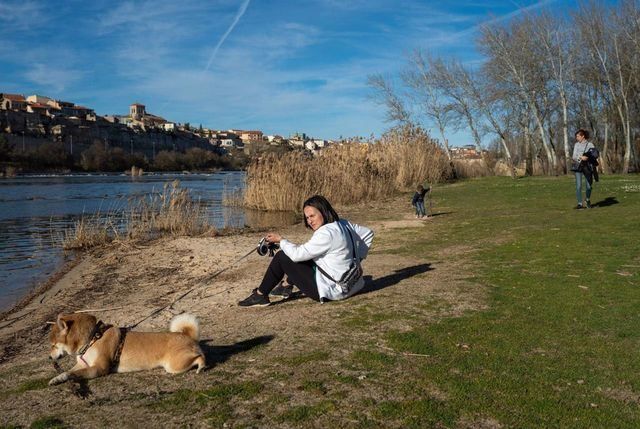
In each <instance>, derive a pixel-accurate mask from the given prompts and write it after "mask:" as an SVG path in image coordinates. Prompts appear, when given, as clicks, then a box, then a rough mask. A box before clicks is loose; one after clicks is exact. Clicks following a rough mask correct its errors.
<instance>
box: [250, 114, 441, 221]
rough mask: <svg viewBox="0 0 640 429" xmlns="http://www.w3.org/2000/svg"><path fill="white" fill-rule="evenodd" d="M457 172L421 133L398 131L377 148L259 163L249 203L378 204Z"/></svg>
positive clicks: (288, 206) (337, 149) (281, 206)
mask: <svg viewBox="0 0 640 429" xmlns="http://www.w3.org/2000/svg"><path fill="white" fill-rule="evenodd" d="M451 174H452V170H451V166H450V163H449V161H448V159H447V156H446V154H445V153H444V151H443V150H442V149H441V148H440V146H438V144H437V143H436V142H435V141H433V140H432V139H431V138H430V137H429V135H428V134H427V133H426V132H425V131H424V130H423V129H421V128H419V127H415V126H405V127H401V128H396V129H393V130H391V131H389V132H387V133H386V134H384V135H383V136H382V138H381V139H380V140H378V141H375V142H373V143H365V144H357V143H352V144H346V145H341V146H333V147H330V148H327V149H324V150H322V151H320V152H319V154H318V155H317V156H315V157H314V156H311V155H309V154H308V153H306V152H290V153H287V154H284V155H283V156H275V155H267V156H264V157H261V158H259V159H256V160H254V161H253V163H252V164H251V165H250V166H249V167H248V169H247V186H246V190H245V196H244V203H245V205H246V206H247V207H251V208H256V209H261V210H299V209H300V207H301V205H302V203H303V202H304V200H305V199H307V198H308V197H309V196H311V195H314V194H322V195H324V196H326V197H327V198H328V199H329V200H330V201H331V202H332V203H335V204H352V203H357V202H360V201H366V200H374V199H377V198H380V197H384V196H387V195H390V194H393V193H394V192H396V191H398V190H401V191H406V190H408V189H412V188H414V187H415V186H416V185H418V184H423V183H425V182H440V181H443V180H447V179H449V178H450V177H451Z"/></svg>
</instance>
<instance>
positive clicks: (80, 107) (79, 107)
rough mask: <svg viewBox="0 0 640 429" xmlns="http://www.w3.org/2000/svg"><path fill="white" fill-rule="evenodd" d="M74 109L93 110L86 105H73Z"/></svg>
mask: <svg viewBox="0 0 640 429" xmlns="http://www.w3.org/2000/svg"><path fill="white" fill-rule="evenodd" d="M72 109H76V110H93V109H89V108H88V107H84V106H73V107H72Z"/></svg>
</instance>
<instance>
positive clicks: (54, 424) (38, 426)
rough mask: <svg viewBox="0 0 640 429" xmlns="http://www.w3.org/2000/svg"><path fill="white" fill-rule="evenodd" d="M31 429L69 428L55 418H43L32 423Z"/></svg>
mask: <svg viewBox="0 0 640 429" xmlns="http://www.w3.org/2000/svg"><path fill="white" fill-rule="evenodd" d="M29 427H30V428H31V429H45V428H49V429H54V428H55V429H62V428H66V427H68V426H67V425H65V424H64V422H63V421H62V420H60V419H59V418H58V417H55V416H49V417H41V418H39V419H37V420H35V421H34V422H33V423H31V426H29Z"/></svg>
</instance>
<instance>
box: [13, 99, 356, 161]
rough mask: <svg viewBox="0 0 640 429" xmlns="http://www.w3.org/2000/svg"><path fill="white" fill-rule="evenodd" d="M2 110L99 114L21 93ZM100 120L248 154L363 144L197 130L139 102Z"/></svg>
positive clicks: (49, 114)
mask: <svg viewBox="0 0 640 429" xmlns="http://www.w3.org/2000/svg"><path fill="white" fill-rule="evenodd" d="M0 110H6V111H16V112H27V113H34V114H38V115H42V116H46V117H49V118H55V117H67V118H70V119H77V120H80V121H96V114H95V111H94V110H93V109H90V108H88V107H84V106H79V105H76V104H74V103H71V102H67V101H62V100H54V99H52V98H50V97H46V96H43V95H30V96H28V97H25V96H23V95H21V94H8V93H0ZM100 118H101V120H102V119H104V120H106V121H108V122H110V123H113V124H123V125H126V126H127V127H129V128H132V129H134V130H139V131H143V132H144V131H148V130H162V131H165V132H167V133H172V132H176V131H178V130H179V131H183V132H191V133H193V134H195V135H198V136H200V137H202V138H206V139H208V140H209V143H211V144H212V145H213V146H217V147H221V148H225V149H230V148H235V149H245V151H246V146H247V145H252V144H266V145H272V146H279V145H283V146H290V147H292V148H301V149H306V150H309V151H311V152H316V151H318V150H319V149H322V148H325V147H327V146H330V145H332V144H343V143H352V142H360V139H354V140H350V139H343V140H340V141H332V140H324V139H316V138H311V137H309V136H307V135H306V134H305V133H301V134H300V133H295V134H294V135H292V136H290V137H289V138H285V137H283V136H281V135H266V136H265V135H264V134H263V132H262V131H260V130H241V129H229V130H212V129H208V128H203V127H202V125H200V126H199V127H198V128H194V127H193V126H191V125H190V124H188V123H185V124H180V123H175V122H171V121H168V120H166V119H165V118H162V117H160V116H157V115H153V114H151V113H149V112H147V110H146V106H145V105H144V104H141V103H137V102H135V103H133V104H131V105H130V106H129V114H128V115H105V116H100Z"/></svg>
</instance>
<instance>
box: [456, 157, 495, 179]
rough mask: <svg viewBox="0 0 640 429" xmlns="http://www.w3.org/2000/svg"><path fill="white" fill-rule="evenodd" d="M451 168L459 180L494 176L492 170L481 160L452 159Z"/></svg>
mask: <svg viewBox="0 0 640 429" xmlns="http://www.w3.org/2000/svg"><path fill="white" fill-rule="evenodd" d="M453 167H454V169H455V170H456V177H458V178H459V179H471V178H474V177H486V176H494V175H495V173H494V170H493V169H491V168H489V166H488V165H487V164H486V162H484V161H483V160H482V159H454V160H453Z"/></svg>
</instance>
